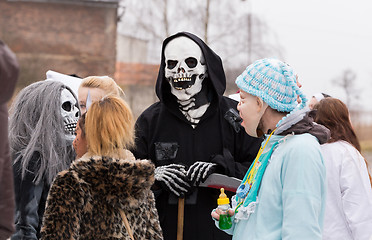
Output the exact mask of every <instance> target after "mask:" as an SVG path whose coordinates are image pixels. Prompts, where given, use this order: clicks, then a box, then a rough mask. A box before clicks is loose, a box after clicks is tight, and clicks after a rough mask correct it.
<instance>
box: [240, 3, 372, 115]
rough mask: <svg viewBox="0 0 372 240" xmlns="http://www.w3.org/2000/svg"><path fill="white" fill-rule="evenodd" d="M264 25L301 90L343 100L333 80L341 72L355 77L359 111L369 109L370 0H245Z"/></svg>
mask: <svg viewBox="0 0 372 240" xmlns="http://www.w3.org/2000/svg"><path fill="white" fill-rule="evenodd" d="M242 4H243V5H244V6H246V7H248V8H250V10H251V12H252V13H253V14H257V15H259V16H260V18H262V20H264V21H266V23H267V24H268V25H269V27H270V29H271V30H272V31H274V32H275V33H276V35H277V37H278V41H279V42H280V44H281V46H283V48H284V51H283V55H284V58H285V59H284V60H285V61H286V62H288V63H289V64H290V65H291V66H293V67H294V68H295V70H296V71H297V72H298V75H299V77H300V79H301V83H302V84H303V91H304V92H305V93H306V94H307V95H308V96H311V95H312V94H313V93H316V92H325V93H328V94H330V95H332V96H335V97H338V98H340V99H342V100H344V101H345V94H344V92H343V91H342V89H341V88H340V87H336V86H334V84H332V79H334V78H337V77H339V76H341V74H342V72H343V71H344V70H346V69H351V70H353V71H354V72H356V74H357V80H356V82H357V83H356V86H355V88H356V89H358V90H359V92H360V95H361V98H360V104H361V106H362V107H363V109H368V110H371V111H372V1H369V0H364V1H363V0H350V1H348V0H312V1H303V0H280V1H279V0H250V1H245V2H244V3H242Z"/></svg>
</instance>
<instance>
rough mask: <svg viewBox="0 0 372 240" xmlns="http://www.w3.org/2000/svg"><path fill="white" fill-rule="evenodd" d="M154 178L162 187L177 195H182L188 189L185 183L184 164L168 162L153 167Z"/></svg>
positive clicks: (188, 186)
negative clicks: (168, 163)
mask: <svg viewBox="0 0 372 240" xmlns="http://www.w3.org/2000/svg"><path fill="white" fill-rule="evenodd" d="M155 180H156V181H158V182H160V183H161V185H162V187H163V188H164V189H166V190H167V191H169V192H171V193H173V194H174V195H176V196H177V197H182V196H184V195H185V193H187V192H188V191H189V190H190V188H191V187H190V185H189V184H188V183H187V181H188V179H187V177H186V170H185V166H183V165H179V164H170V165H166V166H160V167H157V168H155Z"/></svg>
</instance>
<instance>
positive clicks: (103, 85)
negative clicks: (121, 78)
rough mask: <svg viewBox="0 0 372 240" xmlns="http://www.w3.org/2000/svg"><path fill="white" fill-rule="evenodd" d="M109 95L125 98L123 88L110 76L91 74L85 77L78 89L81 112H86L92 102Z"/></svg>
mask: <svg viewBox="0 0 372 240" xmlns="http://www.w3.org/2000/svg"><path fill="white" fill-rule="evenodd" d="M108 95H114V96H118V97H121V98H124V92H123V90H122V89H121V88H120V87H119V85H117V84H116V82H115V81H114V79H112V78H110V77H108V76H90V77H86V78H84V79H83V80H82V82H81V83H80V86H79V89H78V99H79V106H80V110H81V113H82V114H83V113H85V112H86V111H87V109H88V108H89V106H90V105H91V104H92V102H96V101H98V100H100V99H101V98H103V97H105V96H108Z"/></svg>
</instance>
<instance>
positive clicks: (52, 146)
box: [9, 81, 79, 240]
mask: <svg viewBox="0 0 372 240" xmlns="http://www.w3.org/2000/svg"><path fill="white" fill-rule="evenodd" d="M78 119H79V108H78V103H77V99H76V97H75V95H74V94H73V93H72V90H71V89H70V88H69V87H67V86H66V85H64V84H63V83H61V82H57V81H39V82H35V83H33V84H31V85H29V86H27V87H25V88H24V89H22V90H21V91H20V92H19V93H18V94H17V96H16V99H15V100H14V101H13V104H12V106H11V109H10V120H9V143H10V148H11V154H12V158H13V174H14V189H15V201H16V209H15V224H16V231H15V233H14V234H13V235H12V240H17V239H39V238H40V227H41V222H42V217H43V214H44V210H45V202H46V199H47V196H48V191H49V188H50V185H51V183H52V181H53V179H54V177H55V176H56V175H57V173H58V172H60V171H62V170H65V169H67V168H68V166H69V165H70V163H71V162H72V160H74V159H75V154H74V151H73V149H72V141H73V139H74V131H75V127H76V123H77V120H78ZM13 214H14V213H13Z"/></svg>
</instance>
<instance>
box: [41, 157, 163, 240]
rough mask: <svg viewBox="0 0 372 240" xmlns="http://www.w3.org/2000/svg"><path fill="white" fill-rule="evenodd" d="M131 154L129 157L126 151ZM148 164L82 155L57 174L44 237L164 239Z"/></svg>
mask: <svg viewBox="0 0 372 240" xmlns="http://www.w3.org/2000/svg"><path fill="white" fill-rule="evenodd" d="M130 154H131V153H130ZM153 182H154V165H153V164H152V163H151V162H150V161H147V160H135V159H134V157H133V155H132V154H131V156H130V157H129V158H128V159H125V160H124V159H113V158H108V157H98V156H93V157H88V156H87V155H84V156H83V157H82V158H80V159H78V160H76V161H75V162H73V163H72V164H71V167H70V168H69V169H68V170H66V171H63V172H61V173H59V174H58V176H57V178H56V179H55V181H54V183H53V185H52V187H51V189H50V191H49V196H48V200H47V207H46V210H45V213H44V220H43V226H42V229H41V236H42V239H44V240H46V239H54V240H55V239H128V240H129V239H130V238H129V235H128V233H127V230H126V228H125V225H124V222H123V220H122V218H121V215H120V211H124V212H125V214H126V217H127V219H128V222H129V224H130V226H131V228H132V232H133V235H134V238H135V239H136V240H139V239H163V236H162V231H161V228H160V224H159V219H158V213H157V210H156V208H155V200H154V195H153V193H152V191H151V190H150V188H151V186H152V184H153Z"/></svg>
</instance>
